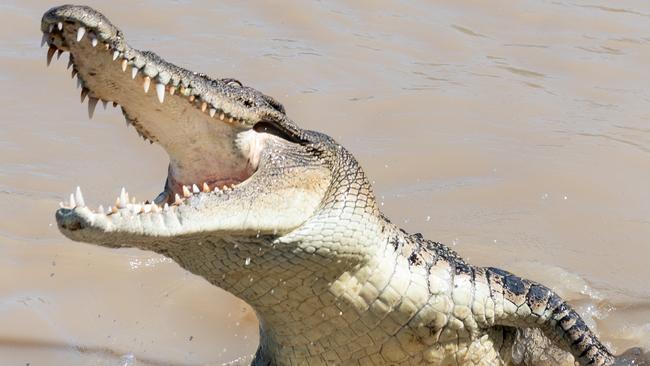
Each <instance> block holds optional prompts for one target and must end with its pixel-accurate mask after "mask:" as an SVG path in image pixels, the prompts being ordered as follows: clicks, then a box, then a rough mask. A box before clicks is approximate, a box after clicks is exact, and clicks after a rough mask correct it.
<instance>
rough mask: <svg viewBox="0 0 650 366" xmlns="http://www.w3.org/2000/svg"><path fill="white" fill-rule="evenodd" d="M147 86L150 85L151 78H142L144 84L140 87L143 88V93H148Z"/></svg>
mask: <svg viewBox="0 0 650 366" xmlns="http://www.w3.org/2000/svg"><path fill="white" fill-rule="evenodd" d="M149 85H151V78H150V77H148V76H145V77H144V83H143V84H142V86H143V87H144V92H145V93H148V92H149Z"/></svg>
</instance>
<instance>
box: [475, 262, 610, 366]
mask: <svg viewBox="0 0 650 366" xmlns="http://www.w3.org/2000/svg"><path fill="white" fill-rule="evenodd" d="M483 274H484V275H485V278H486V280H487V285H488V287H489V292H490V298H491V299H490V300H491V301H490V302H491V303H492V304H491V305H494V317H493V322H494V324H496V325H504V326H512V327H517V328H539V329H541V330H542V332H543V333H544V335H545V336H546V337H548V338H549V339H550V340H552V341H553V342H554V343H555V344H557V345H558V346H559V347H561V348H563V349H565V350H566V351H568V352H570V353H571V354H572V355H573V357H574V358H575V359H576V360H577V361H578V362H579V363H580V364H581V365H612V364H614V360H615V358H614V356H613V355H612V354H611V353H610V352H609V350H608V349H607V347H605V346H604V345H603V344H602V343H601V342H600V341H599V340H598V338H597V337H596V335H595V334H594V333H593V332H592V331H591V330H590V329H589V327H588V326H587V325H586V324H585V322H584V321H583V320H582V318H581V317H580V315H578V313H576V312H575V310H573V309H572V308H571V306H570V305H569V304H568V303H567V302H566V301H564V300H562V298H560V296H558V295H557V294H556V293H555V292H553V291H551V290H550V289H549V288H547V287H545V286H542V285H540V284H538V283H535V282H533V281H529V280H526V279H522V278H520V277H518V276H515V275H513V274H512V273H509V272H507V271H504V270H501V269H498V268H491V267H490V268H486V269H485V272H484V273H483Z"/></svg>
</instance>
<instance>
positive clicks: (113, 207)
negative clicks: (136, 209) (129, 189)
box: [109, 206, 117, 213]
mask: <svg viewBox="0 0 650 366" xmlns="http://www.w3.org/2000/svg"><path fill="white" fill-rule="evenodd" d="M109 210H110V211H111V213H117V207H115V206H111V208H110V209H109Z"/></svg>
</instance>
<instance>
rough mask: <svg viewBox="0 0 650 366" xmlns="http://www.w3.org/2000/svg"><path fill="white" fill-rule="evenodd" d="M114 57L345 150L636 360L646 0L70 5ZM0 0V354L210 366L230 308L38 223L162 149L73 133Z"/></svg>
mask: <svg viewBox="0 0 650 366" xmlns="http://www.w3.org/2000/svg"><path fill="white" fill-rule="evenodd" d="M88 3H89V4H90V5H93V6H95V7H97V8H98V9H100V10H101V11H103V12H104V13H105V14H106V15H107V16H108V17H109V18H110V19H111V20H112V21H113V22H114V23H115V24H117V25H118V26H119V27H121V28H122V29H123V30H124V32H125V34H126V36H127V39H128V40H129V42H130V44H131V45H132V46H134V47H137V48H141V49H151V50H154V51H155V52H157V53H158V54H160V55H161V56H163V57H164V58H166V59H167V60H169V61H171V62H174V63H176V64H179V65H181V66H183V67H186V68H189V69H192V70H194V71H201V72H205V73H207V74H209V75H213V76H215V77H236V78H238V79H239V80H241V81H242V82H244V83H245V84H248V85H252V86H255V87H256V88H258V89H260V90H262V91H264V92H265V93H267V94H269V95H272V96H274V97H276V98H277V99H279V100H280V101H282V102H283V103H284V105H285V107H286V108H287V111H288V113H289V115H290V116H291V118H292V119H293V120H295V121H296V122H297V123H299V124H300V125H301V126H303V127H306V128H310V129H317V130H320V131H323V132H326V133H328V134H330V135H331V136H333V137H335V138H336V139H338V140H339V141H340V142H341V143H343V145H345V146H346V147H348V148H349V149H350V150H351V151H352V152H353V153H354V154H355V155H356V157H357V158H358V159H359V161H360V162H361V164H362V165H363V166H364V168H365V169H366V171H367V173H368V175H369V176H370V177H371V179H372V180H373V181H374V182H375V190H376V194H377V197H378V199H379V201H380V202H381V205H382V208H383V210H384V211H385V212H386V214H387V215H388V216H389V217H391V218H392V219H393V221H394V222H397V223H399V224H401V226H403V227H404V228H405V229H406V230H408V231H412V232H422V233H423V234H424V235H425V237H428V238H431V239H435V240H438V241H442V242H444V243H448V244H449V245H450V246H452V247H453V248H454V249H455V250H457V251H458V252H460V253H461V255H463V256H464V257H465V258H467V259H469V260H470V261H471V262H473V263H475V264H479V265H493V266H501V267H503V268H506V269H509V270H511V271H514V272H516V273H518V274H521V275H523V276H527V277H529V278H532V279H535V280H538V281H541V282H543V283H545V284H548V285H549V286H552V287H553V288H555V289H556V290H557V291H558V292H560V293H561V294H563V295H564V296H566V297H567V298H568V299H570V300H571V301H572V302H573V303H574V304H576V306H577V308H578V310H579V311H580V312H581V313H582V314H583V315H584V316H585V317H586V318H587V321H588V322H589V323H590V325H592V326H593V327H595V328H596V330H597V331H598V332H599V333H600V334H601V336H602V337H603V338H604V339H605V340H606V341H607V343H608V344H609V345H610V346H611V347H612V348H613V349H614V350H616V351H622V350H624V349H625V348H627V347H630V346H634V345H640V346H644V347H646V348H649V347H650V320H649V319H650V287H649V286H648V283H649V282H650V265H648V264H649V263H648V258H650V245H648V244H649V243H648V240H649V238H650V189H648V187H649V186H650V111H649V110H650V109H649V108H648V105H649V102H650V72H649V71H648V65H649V64H650V22H649V20H650V4H648V3H647V2H646V1H641V0H636V1H617V2H615V3H612V2H607V1H599V0H593V1H579V0H576V1H564V0H561V1H539V0H535V1H532V0H530V1H491V2H489V3H485V4H483V3H480V2H474V1H458V0H447V1H436V2H431V1H409V2H398V1H385V0H378V1H372V2H367V1H361V2H341V1H328V2H318V1H310V2H306V1H280V2H268V3H267V2H239V1H220V2H219V3H218V4H214V2H211V1H200V0H188V1H167V2H164V1H142V2H139V3H138V4H133V3H131V2H126V1H114V2H111V3H110V4H109V3H106V2H99V1H88ZM53 5H56V4H53V3H48V2H43V1H39V2H37V1H28V2H24V1H15V0H7V1H5V2H4V3H3V4H1V5H0V24H3V26H2V27H1V28H0V81H1V82H2V86H3V88H2V91H1V92H0V108H1V109H2V112H3V113H2V119H1V121H0V123H1V126H2V129H1V132H0V152H1V154H0V207H2V209H0V323H1V324H2V327H1V329H0V363H2V364H8V365H24V364H27V363H29V364H30V365H32V366H35V365H51V364H66V365H120V364H124V363H128V362H131V361H132V360H133V359H135V360H137V361H138V362H139V363H138V364H145V365H147V364H152V365H171V364H174V365H199V364H206V363H209V364H215V363H216V364H220V363H222V362H228V361H231V360H234V359H237V358H238V357H241V356H246V355H249V354H251V353H252V352H254V350H255V347H256V344H257V323H256V320H255V317H254V315H253V314H252V312H251V311H250V309H248V308H247V307H246V306H245V304H243V303H242V302H241V301H239V300H237V299H236V298H234V297H232V296H230V295H228V294H227V293H225V292H224V291H221V290H220V289H218V288H215V287H212V286H210V285H209V284H207V283H206V281H204V280H203V279H201V278H197V277H195V276H192V275H190V274H188V273H187V272H185V271H183V270H181V269H180V268H179V267H178V266H177V265H176V264H175V263H173V262H170V261H169V260H166V259H165V258H163V257H160V256H157V255H154V254H152V253H148V252H142V251H138V250H109V249H104V248H98V247H94V246H90V245H84V244H80V243H73V242H71V241H69V240H67V239H65V238H64V237H62V236H61V235H60V234H59V233H58V231H57V229H56V225H55V224H54V217H53V216H54V210H55V209H56V207H57V204H58V202H59V201H60V200H62V199H63V197H65V196H67V194H69V192H71V191H72V189H73V188H74V187H75V186H77V185H81V186H82V187H83V188H84V193H85V195H86V200H87V201H91V202H96V203H106V202H111V201H113V200H114V197H115V196H116V195H117V193H118V192H119V189H120V187H122V186H126V187H127V188H128V190H129V191H130V192H132V193H134V194H135V196H136V197H140V198H143V199H144V198H151V197H154V196H155V195H156V194H157V193H158V192H159V191H160V189H161V188H162V184H163V182H164V177H165V175H166V164H167V157H166V155H165V153H164V152H163V151H162V150H161V149H160V148H159V147H155V146H154V147H152V146H149V144H145V143H143V142H142V141H141V140H139V138H138V137H137V134H135V133H134V131H132V130H131V129H127V128H125V127H124V122H123V118H122V115H121V113H120V112H119V111H118V110H115V109H111V108H109V109H108V110H106V111H103V110H98V111H97V112H96V113H95V118H94V119H93V120H92V121H88V117H87V112H86V107H85V106H81V105H79V96H78V90H77V89H75V84H74V82H73V81H72V80H71V79H70V78H69V73H68V71H67V70H65V65H66V62H65V61H58V62H56V61H55V62H53V65H52V66H51V67H50V68H49V69H47V68H46V67H45V50H44V49H40V48H39V42H40V39H41V35H40V28H39V24H40V17H41V14H42V13H43V12H44V11H45V10H47V9H48V8H49V7H51V6H53Z"/></svg>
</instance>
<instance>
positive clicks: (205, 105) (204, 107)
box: [201, 102, 208, 112]
mask: <svg viewBox="0 0 650 366" xmlns="http://www.w3.org/2000/svg"><path fill="white" fill-rule="evenodd" d="M206 109H208V103H206V102H203V103H201V112H205V110H206Z"/></svg>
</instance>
